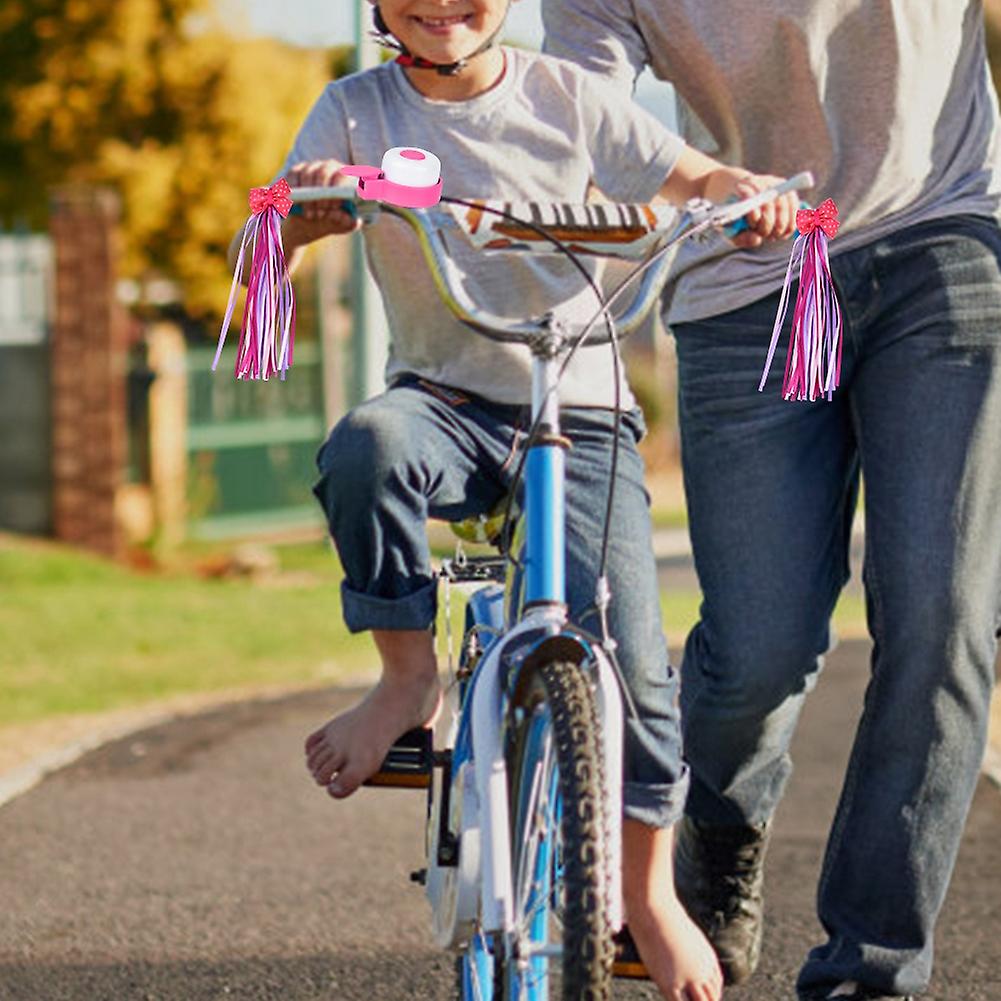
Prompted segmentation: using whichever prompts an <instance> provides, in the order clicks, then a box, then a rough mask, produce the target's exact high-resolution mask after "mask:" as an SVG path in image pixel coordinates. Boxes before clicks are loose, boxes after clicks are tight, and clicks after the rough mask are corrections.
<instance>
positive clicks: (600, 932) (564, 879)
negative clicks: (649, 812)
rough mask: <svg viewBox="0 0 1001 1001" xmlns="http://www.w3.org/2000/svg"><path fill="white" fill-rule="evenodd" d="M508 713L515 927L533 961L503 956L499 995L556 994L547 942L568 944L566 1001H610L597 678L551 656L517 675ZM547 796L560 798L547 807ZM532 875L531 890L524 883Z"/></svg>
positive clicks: (498, 964)
mask: <svg viewBox="0 0 1001 1001" xmlns="http://www.w3.org/2000/svg"><path fill="white" fill-rule="evenodd" d="M508 713H509V719H508V731H507V732H508V739H507V742H506V747H505V752H506V755H507V766H508V776H509V780H508V781H509V794H510V803H511V811H512V817H511V821H512V855H513V858H512V871H513V874H514V882H515V898H516V911H520V913H516V914H515V926H516V927H518V928H521V929H523V932H522V934H521V935H520V936H519V939H518V941H519V942H520V943H521V947H522V948H523V949H524V947H525V946H526V945H527V946H528V947H529V949H530V950H531V953H530V955H531V958H526V957H525V956H521V957H519V956H518V955H512V954H508V955H503V956H502V955H498V956H496V957H495V972H496V974H497V985H496V988H495V997H496V998H498V1001H541V999H548V998H549V997H550V993H549V972H550V968H549V958H548V957H547V956H545V955H539V954H538V953H536V951H535V950H536V949H538V948H540V947H544V946H545V945H546V944H547V943H548V944H550V945H559V946H562V952H561V960H560V963H559V972H560V974H561V980H562V984H561V987H560V993H559V995H558V996H559V997H560V998H561V999H562V1001H607V999H609V998H610V997H611V989H612V961H613V958H614V949H613V946H612V928H611V922H610V906H609V887H610V875H611V874H610V871H609V865H610V861H609V857H608V854H609V853H608V847H607V846H608V843H609V835H608V823H609V820H610V818H608V817H607V816H606V810H605V803H606V797H605V780H604V764H603V758H602V755H601V747H600V740H599V733H600V731H599V728H598V713H597V707H596V701H595V695H594V691H593V689H592V687H591V682H590V680H589V678H588V677H587V675H586V674H585V672H584V671H583V670H582V669H581V667H580V666H579V665H577V664H574V663H568V662H562V661H552V662H548V663H543V664H541V665H539V666H538V667H536V668H534V669H533V670H531V671H530V672H529V675H528V677H527V678H525V679H522V680H520V681H519V684H518V686H517V689H516V691H515V693H514V697H513V699H512V701H511V704H510V706H509V710H508ZM556 792H558V795H556V794H555V793H556ZM545 797H549V798H550V799H552V800H553V801H554V802H552V803H546V804H545V805H546V808H545V809H540V806H541V805H542V804H543V801H544V798H545ZM546 846H548V848H547V847H546ZM527 880H528V881H531V882H532V883H533V884H534V885H535V891H534V893H533V894H528V893H527V892H525V890H524V888H525V887H526V881H527ZM519 887H521V888H522V890H519ZM561 905H562V911H561V914H560V918H559V920H557V914H558V912H560V907H561ZM556 939H559V941H558V942H557V941H556Z"/></svg>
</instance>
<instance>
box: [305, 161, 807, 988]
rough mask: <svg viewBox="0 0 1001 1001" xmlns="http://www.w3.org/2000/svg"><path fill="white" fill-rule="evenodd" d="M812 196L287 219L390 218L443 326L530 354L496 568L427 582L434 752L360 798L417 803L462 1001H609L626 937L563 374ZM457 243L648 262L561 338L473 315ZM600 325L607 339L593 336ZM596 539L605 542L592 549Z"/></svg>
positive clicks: (400, 745)
mask: <svg viewBox="0 0 1001 1001" xmlns="http://www.w3.org/2000/svg"><path fill="white" fill-rule="evenodd" d="M810 185H812V178H810V177H809V175H806V174H801V175H798V176H797V177H795V178H792V179H791V180H790V181H787V182H785V183H784V184H783V185H781V186H780V187H778V188H776V189H772V190H769V191H767V192H763V193H762V194H760V195H757V196H755V197H754V198H750V199H746V200H744V201H740V202H734V203H732V204H727V205H725V206H713V205H711V204H709V203H707V202H703V201H698V202H692V203H689V204H688V205H687V206H685V207H684V209H683V210H680V211H679V210H676V209H673V208H668V207H667V206H664V207H663V208H660V207H658V208H656V209H655V208H653V207H650V206H615V205H588V206H562V205H561V206H541V205H536V204H530V205H525V206H520V207H511V206H506V207H505V208H499V207H498V206H496V205H493V204H491V203H471V202H463V201H461V200H451V201H452V203H453V204H452V207H451V208H438V209H408V208H401V207H398V206H394V205H388V204H376V203H370V202H362V201H355V200H354V196H355V192H354V190H353V189H351V188H300V189H294V190H293V191H292V198H293V200H294V201H306V200H318V199H324V198H325V199H337V200H342V201H349V202H351V203H352V204H354V205H355V206H356V209H357V211H358V213H359V214H360V216H361V217H362V218H363V220H371V219H372V218H374V217H375V215H376V214H377V213H379V212H389V213H391V214H393V215H396V216H397V217H399V218H401V219H402V220H404V221H405V222H406V223H407V224H408V225H410V226H411V227H412V228H413V230H414V231H415V232H416V234H417V236H418V238H419V242H420V246H421V248H422V252H423V255H424V258H425V260H426V262H427V264H428V267H429V268H430V270H431V273H432V275H433V278H434V281H435V285H436V286H437V288H438V291H439V293H440V295H441V297H442V299H443V301H444V302H445V303H446V305H447V306H448V307H449V309H450V310H451V311H452V312H453V313H454V315H455V316H456V317H458V319H460V320H461V321H462V322H463V323H464V324H466V325H467V326H469V327H470V328H472V329H473V330H475V331H476V332H477V333H479V334H482V335H484V336H486V337H489V338H492V339H495V340H500V341H518V342H521V343H526V344H528V346H529V348H530V350H531V352H532V358H533V362H532V364H533V389H532V422H533V423H532V430H531V432H530V433H529V439H528V446H527V448H526V449H525V452H524V454H523V460H522V462H523V467H524V468H523V470H519V474H518V476H517V477H516V480H518V479H521V473H522V472H523V474H524V505H523V511H522V512H521V513H520V514H519V515H515V513H514V505H513V494H512V497H511V498H509V501H508V503H507V506H506V510H505V511H504V512H503V513H502V514H496V513H493V514H484V515H483V516H481V517H480V518H479V519H477V520H476V521H475V523H474V524H472V525H469V524H467V525H466V526H465V532H466V536H467V537H470V535H472V536H474V537H477V538H478V539H480V540H486V541H490V542H492V543H494V544H495V545H497V546H499V548H500V556H490V557H474V558H466V557H464V556H463V555H462V554H461V551H460V553H459V555H457V558H456V559H454V560H450V561H446V562H445V564H444V566H443V570H442V576H443V578H444V579H445V581H446V582H447V586H448V587H450V586H452V585H455V584H472V585H473V586H474V587H475V590H474V591H473V593H472V594H471V595H470V596H469V598H468V602H467V606H466V614H465V629H464V632H463V637H462V640H461V644H460V656H459V662H458V668H457V670H456V671H455V679H454V680H455V684H454V689H455V691H456V693H457V699H456V701H455V705H454V707H453V708H452V710H451V718H450V720H449V725H448V733H447V736H446V739H445V741H444V744H443V745H442V746H441V747H438V748H435V746H434V744H433V738H432V735H431V731H430V730H417V731H411V733H409V734H406V735H404V737H402V738H401V739H400V740H399V741H398V742H397V744H396V745H395V746H394V748H392V749H391V751H390V753H389V755H388V757H387V759H386V761H385V763H384V765H383V768H382V770H381V771H380V772H379V773H378V774H377V775H376V776H374V777H373V778H372V779H370V780H369V784H374V785H399V786H406V787H423V788H426V790H427V797H428V812H427V816H428V824H427V843H426V849H427V867H426V869H424V870H422V871H421V872H420V873H418V874H415V875H416V877H417V878H418V879H419V881H420V882H423V883H424V885H425V890H426V894H427V897H428V900H429V902H430V904H431V910H432V916H433V931H434V937H435V939H436V940H437V942H438V944H439V945H441V946H442V947H445V948H449V949H452V950H455V951H456V952H457V957H458V961H457V969H458V991H459V997H460V998H462V999H463V1001H474V999H475V1001H492V999H498V1001H548V998H549V996H550V992H549V988H550V973H551V972H552V971H551V969H550V966H551V963H552V962H553V961H556V962H557V964H558V968H559V973H560V975H561V979H562V987H561V996H562V997H563V998H564V999H565V1001H571V999H575V1001H576V999H584V998H588V999H592V998H593V999H599V998H606V997H608V996H609V991H610V985H611V979H612V975H613V967H614V961H613V935H614V934H615V933H617V932H619V930H620V929H621V928H622V926H623V909H622V893H621V843H620V831H619V825H618V823H617V820H618V818H619V816H620V814H621V789H620V785H619V782H618V780H617V779H618V776H620V775H621V773H622V741H623V720H624V714H625V712H626V711H627V710H628V693H627V692H626V691H625V689H624V686H623V685H622V684H621V681H620V678H619V674H618V670H617V666H616V663H615V654H614V643H613V642H612V641H611V638H610V637H609V636H608V635H607V628H605V627H604V610H605V609H607V607H608V602H609V601H610V599H611V595H610V594H609V593H608V586H607V582H606V581H605V579H604V557H603V559H602V566H601V568H600V569H599V573H598V581H597V587H596V597H595V603H596V606H597V608H598V609H599V612H601V621H602V623H603V627H602V635H600V636H594V635H591V634H589V633H587V632H585V631H584V630H582V629H580V628H578V627H577V626H575V625H573V624H572V623H570V621H569V618H568V614H567V608H566V604H565V594H564V579H563V573H564V553H565V539H564V528H565V526H564V517H563V515H564V503H563V496H564V495H563V479H562V473H563V461H564V449H565V447H566V442H565V441H564V440H563V439H562V438H561V436H560V421H559V375H560V367H561V364H565V363H566V359H567V357H568V355H569V354H570V353H572V351H574V350H576V347H577V346H579V345H580V344H581V343H583V341H584V340H585V338H587V339H588V341H589V343H610V344H611V345H612V346H613V348H614V349H615V351H616V354H615V357H616V358H617V357H618V355H617V343H618V341H619V340H620V339H621V338H622V337H625V336H628V335H629V334H630V333H632V332H633V331H634V330H635V329H636V328H637V327H638V326H639V325H640V323H641V321H642V320H643V318H644V317H645V316H646V315H647V313H648V312H649V309H650V307H651V306H652V305H653V303H654V302H655V301H656V299H657V297H658V294H659V292H660V290H661V288H662V287H663V284H664V281H665V279H666V276H667V270H668V265H669V252H670V251H671V249H672V248H674V247H676V246H677V245H678V244H680V243H681V242H682V241H683V240H685V239H690V238H697V237H698V236H699V235H700V234H705V233H708V232H710V231H713V230H718V229H725V228H726V227H735V225H736V223H737V221H738V220H740V219H741V218H742V217H743V216H745V215H746V214H747V213H748V212H750V211H751V210H752V209H753V208H755V207H756V206H758V205H760V204H762V203H763V202H765V201H768V200H770V199H772V198H774V197H775V196H776V194H778V193H780V192H783V191H787V190H793V189H800V188H804V187H809V186H810ZM474 212H475V213H476V220H477V221H476V224H475V226H474V225H473V224H472V223H471V222H470V214H471V213H474ZM490 215H492V216H493V218H494V219H497V220H500V222H498V223H497V224H496V225H495V226H493V227H490V226H488V225H486V224H484V223H483V219H484V217H486V216H490ZM529 220H531V221H529ZM456 228H458V229H460V230H462V231H464V232H465V233H466V234H467V235H471V234H472V233H473V231H475V233H476V238H477V239H478V240H479V241H480V242H481V243H483V242H492V243H496V242H497V241H498V240H500V241H501V242H506V243H507V244H508V247H507V248H506V249H511V247H512V246H513V247H517V248H518V249H536V250H538V249H539V247H540V246H543V245H545V246H546V247H547V248H548V249H552V247H554V246H555V247H556V248H557V252H559V250H560V249H561V248H562V250H563V251H564V252H565V251H567V249H568V243H569V244H571V245H572V248H573V249H570V250H569V252H570V253H571V256H573V254H575V253H577V252H580V251H587V252H592V253H593V252H599V253H602V254H611V253H613V252H616V256H630V253H631V254H633V255H634V254H636V253H637V252H642V253H645V252H647V250H649V248H650V247H653V251H652V253H650V254H649V256H648V257H647V259H646V260H645V262H644V263H643V264H641V265H640V266H639V268H637V269H636V271H635V272H634V274H633V275H631V276H630V278H629V279H627V280H626V281H624V282H622V283H621V284H620V286H619V287H618V288H617V289H616V290H615V291H614V292H613V294H612V295H611V296H610V297H608V298H606V299H604V301H600V305H599V308H597V309H596V312H595V315H594V317H593V318H592V320H591V321H590V323H588V324H586V325H585V326H584V327H583V328H581V329H579V330H574V329H569V328H568V327H566V326H565V325H564V324H563V323H562V322H561V321H560V320H559V318H557V317H554V316H551V315H547V316H544V317H539V318H535V319H529V320H525V321H520V322H513V321H510V320H507V319H504V318H502V317H499V316H496V315H493V314H490V313H488V312H486V311H485V310H483V309H480V308H479V307H477V306H476V304H475V303H473V302H472V301H470V300H469V298H468V297H467V295H466V293H465V292H464V290H463V288H462V285H461V282H459V281H458V280H457V277H456V274H455V271H454V267H453V265H452V264H451V261H450V258H449V255H448V249H447V245H446V242H445V234H446V233H449V232H452V231H454V230H455V229H456ZM731 232H732V230H731ZM533 245H534V246H533ZM623 251H625V252H626V253H625V254H623ZM640 274H642V281H641V282H640V286H639V288H638V290H637V291H636V292H635V294H634V296H633V298H632V301H631V302H630V303H629V305H628V306H627V307H626V309H625V310H624V311H623V312H622V314H621V315H620V317H619V318H618V319H613V318H612V316H611V314H610V311H609V310H610V306H611V305H612V304H613V302H614V301H615V300H617V299H618V298H619V297H620V296H621V295H622V294H623V293H624V291H625V289H626V287H627V286H628V284H629V283H630V281H631V280H632V279H633V278H635V277H637V276H639V275H640ZM596 291H597V290H596ZM599 299H601V297H600V295H599ZM602 320H604V321H605V324H606V331H605V333H603V334H602V335H600V336H598V337H594V336H592V335H593V333H594V330H595V329H596V325H597V323H598V322H599V321H602ZM616 439H617V435H616V436H614V437H613V441H614V440H616ZM612 461H613V462H614V461H615V452H614V448H613V455H612ZM614 479H615V478H614V476H612V477H611V482H612V484H613V485H614ZM606 520H607V519H606ZM607 535H608V527H607V525H606V537H605V547H607ZM605 547H603V550H604V548H605ZM447 603H448V600H447V597H446V605H447ZM447 618H448V616H447V615H446V620H447ZM449 659H450V660H451V657H450V658H449ZM450 666H451V665H450Z"/></svg>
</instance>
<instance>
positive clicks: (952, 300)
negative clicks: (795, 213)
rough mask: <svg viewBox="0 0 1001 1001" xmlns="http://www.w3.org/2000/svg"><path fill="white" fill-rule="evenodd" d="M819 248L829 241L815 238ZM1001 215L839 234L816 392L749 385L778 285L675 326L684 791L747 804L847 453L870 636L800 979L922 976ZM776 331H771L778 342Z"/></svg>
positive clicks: (981, 555)
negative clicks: (685, 599)
mask: <svg viewBox="0 0 1001 1001" xmlns="http://www.w3.org/2000/svg"><path fill="white" fill-rule="evenodd" d="M835 249H836V245H835ZM999 261H1001V233H999V230H998V226H997V224H996V223H995V222H994V221H993V220H987V219H980V218H972V217H959V218H953V219H948V220H941V221H936V222H930V223H927V224H924V225H921V226H916V227H913V228H911V229H909V230H907V231H904V232H900V233H897V234H895V235H893V236H891V237H888V238H886V239H883V240H880V241H878V242H875V243H873V244H871V245H869V246H867V247H864V248H862V249H859V250H855V251H852V252H848V253H845V254H841V255H838V256H836V257H835V258H834V260H833V264H832V267H833V272H834V276H835V279H836V281H837V283H838V286H839V295H840V300H841V305H842V308H843V310H844V316H845V332H844V335H845V343H844V356H843V366H842V377H841V386H840V388H839V389H837V390H836V391H835V393H834V398H833V401H831V402H827V401H823V400H822V401H818V402H814V403H805V402H800V403H794V402H788V401H785V400H783V399H782V398H781V393H780V384H781V377H782V365H781V359H780V358H778V357H777V359H776V365H775V366H774V369H773V372H772V374H771V375H770V377H769V380H768V384H767V386H766V387H765V390H764V392H761V393H759V392H758V390H757V384H758V379H759V377H760V372H761V367H762V362H763V359H764V355H765V350H766V347H767V342H768V336H769V332H770V329H771V324H772V322H773V320H774V316H775V309H776V304H777V297H771V298H768V299H765V300H762V301H760V302H757V303H754V304H752V305H750V306H748V307H745V308H743V309H740V310H736V311H734V312H731V313H728V314H725V315H722V316H716V317H712V318H711V319H707V320H704V321H699V322H693V323H685V324H681V325H678V326H677V327H676V328H675V329H674V334H675V337H676V341H677V351H678V366H679V385H680V393H679V414H680V425H681V436H682V455H683V463H684V475H685V486H686V491H687V496H688V504H689V512H690V517H691V522H690V527H691V536H692V545H693V549H694V555H695V563H696V568H697V571H698V575H699V580H700V582H701V585H702V589H703V593H704V603H703V606H702V611H701V621H700V622H699V623H698V625H697V626H696V627H695V628H694V629H693V630H692V632H691V634H690V635H689V637H688V640H687V644H686V648H685V655H684V660H683V663H682V725H683V729H684V735H685V749H686V755H687V757H688V761H689V764H690V766H691V770H692V787H691V793H690V797H689V801H688V805H687V807H686V809H687V810H688V812H690V813H691V815H693V816H694V817H696V818H698V819H701V820H703V821H707V822H711V823H716V824H759V823H761V822H763V821H765V820H767V819H768V818H769V817H770V816H771V814H772V812H773V810H774V809H775V806H776V804H777V802H778V800H779V798H780V796H781V795H782V791H783V788H784V785H785V782H786V780H787V778H788V775H789V771H790V759H789V754H788V747H789V741H790V738H791V736H792V732H793V729H794V727H795V725H796V721H797V718H798V716H799V713H800V709H801V708H802V705H803V700H804V698H805V696H806V694H807V693H808V692H809V690H810V689H811V687H812V686H813V684H814V682H815V680H816V677H817V674H818V671H819V670H820V667H821V663H822V655H823V653H824V652H825V650H826V649H827V648H828V646H829V642H830V633H829V619H830V615H831V612H832V610H833V608H834V605H835V602H836V600H837V597H838V594H839V592H840V590H841V588H842V587H843V585H844V584H845V582H846V581H847V579H848V574H849V569H848V551H849V541H850V528H851V521H852V515H853V511H854V508H855V502H856V498H857V492H858V485H859V474H860V470H861V474H862V477H863V478H864V483H865V490H864V497H865V500H864V506H865V528H866V537H865V561H864V568H863V582H864V586H865V595H866V608H867V619H868V626H869V630H870V632H871V634H872V638H873V640H874V651H873V655H872V673H871V678H870V681H869V684H868V688H867V691H866V697H865V709H864V712H863V715H862V718H861V722H860V723H859V727H858V730H857V732H856V735H855V740H854V744H853V746H852V752H851V760H850V763H849V766H848V771H847V774H846V777H845V780H844V786H843V788H842V791H841V798H840V802H839V804H838V808H837V813H836V816H835V819H834V823H833V826H832V829H831V833H830V837H829V841H828V845H827V851H826V857H825V860H824V865H823V870H822V874H821V878H820V885H819V891H818V913H819V916H820V920H821V922H822V923H823V926H824V928H825V930H826V932H827V934H828V941H827V943H826V944H825V945H823V946H821V947H818V948H816V949H814V950H813V951H812V952H811V953H810V956H809V958H808V959H807V961H806V964H805V966H804V967H803V969H802V971H801V974H800V979H799V986H800V987H811V986H816V985H821V984H824V985H826V984H828V983H838V982H840V981H843V980H856V981H858V982H860V983H861V984H863V985H865V986H866V987H867V988H870V989H874V990H876V989H878V990H880V991H885V992H887V993H893V994H904V993H908V992H910V991H920V990H922V989H924V987H925V986H926V985H927V983H928V980H929V978H930V974H931V965H932V936H933V929H934V924H935V920H936V917H937V915H938V913H939V909H940V907H941V904H942V901H943V898H944V896H945V892H946V889H947V886H948V882H949V878H950V875H951V872H952V868H953V864H954V861H955V857H956V853H957V850H958V847H959V842H960V837H961V832H962V829H963V824H964V821H965V818H966V814H967V811H968V808H969V804H970V800H971V797H972V794H973V790H974V787H975V784H976V780H977V775H978V770H979V766H980V762H981V759H982V755H983V751H984V744H985V737H986V730H987V719H988V706H989V701H990V694H991V691H992V686H993V681H994V665H995V657H996V653H997V632H998V626H999V619H1001V612H999V603H1001V268H999ZM786 343H787V341H785V340H783V342H782V343H781V344H780V351H779V354H780V355H781V354H782V353H783V352H784V350H785V345H786Z"/></svg>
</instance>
